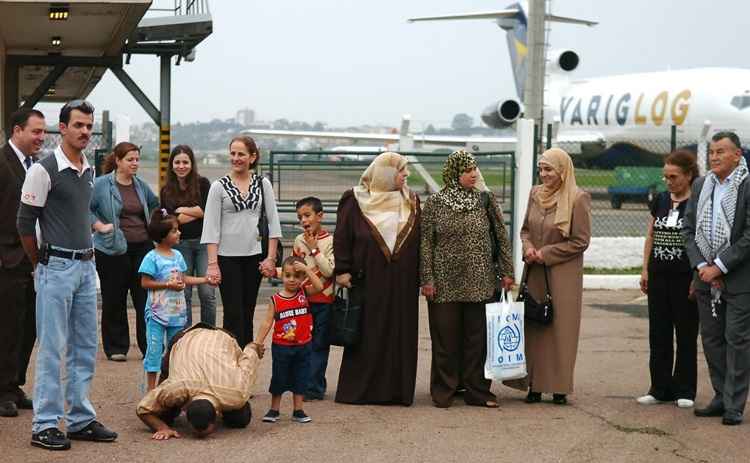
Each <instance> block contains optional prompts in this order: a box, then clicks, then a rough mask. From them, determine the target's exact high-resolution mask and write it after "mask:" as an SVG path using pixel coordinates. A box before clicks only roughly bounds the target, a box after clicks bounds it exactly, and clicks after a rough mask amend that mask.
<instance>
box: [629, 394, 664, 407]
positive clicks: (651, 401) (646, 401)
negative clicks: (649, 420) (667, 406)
mask: <svg viewBox="0 0 750 463" xmlns="http://www.w3.org/2000/svg"><path fill="white" fill-rule="evenodd" d="M635 401H636V402H638V403H639V404H641V405H656V404H658V403H661V400H658V399H657V398H656V397H654V396H652V395H651V394H646V395H644V396H641V397H638V398H637V399H635Z"/></svg>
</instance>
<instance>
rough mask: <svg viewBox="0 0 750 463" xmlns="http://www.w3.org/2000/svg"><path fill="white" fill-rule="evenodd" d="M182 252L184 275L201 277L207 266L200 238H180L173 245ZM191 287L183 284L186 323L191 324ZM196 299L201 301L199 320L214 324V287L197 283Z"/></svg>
mask: <svg viewBox="0 0 750 463" xmlns="http://www.w3.org/2000/svg"><path fill="white" fill-rule="evenodd" d="M174 248H175V249H177V250H178V251H180V253H181V254H182V257H183V258H184V259H185V264H186V265H187V271H186V272H185V275H188V276H197V277H202V276H205V275H206V269H207V268H208V250H207V248H206V245H205V244H201V240H200V238H195V239H188V240H181V241H180V243H179V244H178V245H177V246H175V247H174ZM192 296H193V287H192V286H190V285H186V286H185V307H186V308H187V324H186V325H185V326H192V325H193V305H192ZM198 299H200V301H201V322H203V323H208V324H209V325H212V326H216V288H214V287H213V286H211V285H207V284H203V285H198Z"/></svg>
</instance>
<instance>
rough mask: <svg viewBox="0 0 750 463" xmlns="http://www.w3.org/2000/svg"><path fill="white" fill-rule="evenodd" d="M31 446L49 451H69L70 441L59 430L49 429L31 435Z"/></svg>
mask: <svg viewBox="0 0 750 463" xmlns="http://www.w3.org/2000/svg"><path fill="white" fill-rule="evenodd" d="M31 445H33V446H34V447H41V448H43V449H47V450H68V449H69V448H70V439H68V438H67V437H65V434H63V432H62V431H60V430H59V429H57V428H47V429H45V430H44V431H42V432H37V433H34V434H32V435H31Z"/></svg>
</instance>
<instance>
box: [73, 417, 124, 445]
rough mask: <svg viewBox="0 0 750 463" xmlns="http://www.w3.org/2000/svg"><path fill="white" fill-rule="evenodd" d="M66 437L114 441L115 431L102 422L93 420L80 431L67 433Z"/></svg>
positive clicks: (94, 440)
mask: <svg viewBox="0 0 750 463" xmlns="http://www.w3.org/2000/svg"><path fill="white" fill-rule="evenodd" d="M68 439H72V440H87V441H92V442H114V441H115V439H117V433H116V432H114V431H110V430H109V429H107V428H106V427H104V425H103V424H101V423H100V422H98V421H96V420H94V421H92V422H91V423H89V424H88V425H87V426H86V427H85V428H83V429H81V430H80V431H74V432H69V433H68Z"/></svg>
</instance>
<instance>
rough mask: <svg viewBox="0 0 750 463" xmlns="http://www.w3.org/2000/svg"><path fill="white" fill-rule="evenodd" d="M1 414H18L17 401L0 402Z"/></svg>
mask: <svg viewBox="0 0 750 463" xmlns="http://www.w3.org/2000/svg"><path fill="white" fill-rule="evenodd" d="M0 416H7V417H13V416H18V407H17V406H16V403H15V402H13V401H12V400H6V401H4V402H0Z"/></svg>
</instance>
